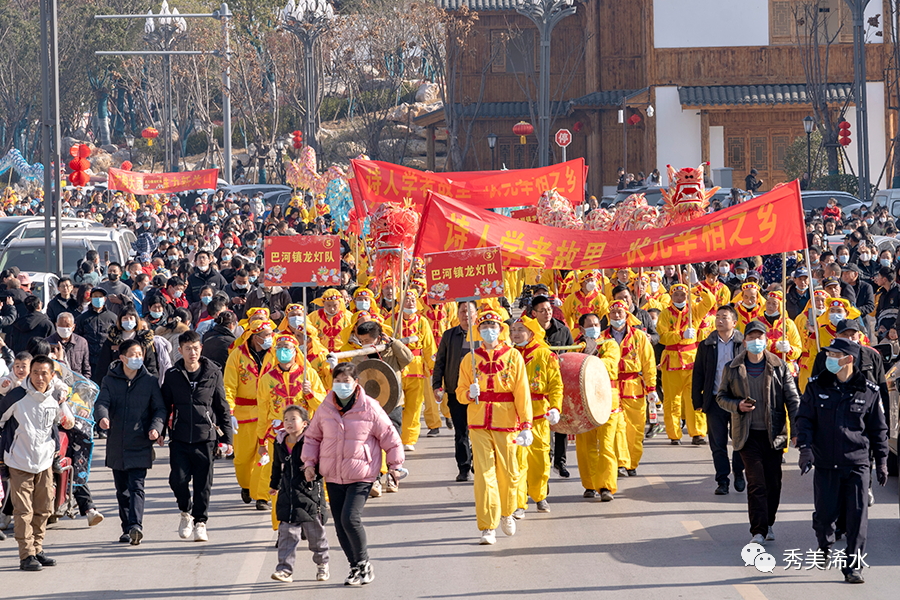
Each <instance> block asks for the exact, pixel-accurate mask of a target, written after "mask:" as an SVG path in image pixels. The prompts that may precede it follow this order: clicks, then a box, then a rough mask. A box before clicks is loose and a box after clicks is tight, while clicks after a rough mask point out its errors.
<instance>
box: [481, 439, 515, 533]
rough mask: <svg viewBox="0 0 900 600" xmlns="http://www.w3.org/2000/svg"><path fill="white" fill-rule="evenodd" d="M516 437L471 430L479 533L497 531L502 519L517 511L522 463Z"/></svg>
mask: <svg viewBox="0 0 900 600" xmlns="http://www.w3.org/2000/svg"><path fill="white" fill-rule="evenodd" d="M514 437H515V434H514V433H512V432H506V431H492V430H490V429H470V430H469V439H470V440H471V442H472V462H473V465H474V467H475V515H476V517H477V520H478V529H479V531H484V530H486V529H497V527H498V526H499V525H500V517H501V516H504V517H508V516H510V515H512V513H513V511H514V510H515V509H516V490H517V488H518V485H519V462H518V460H516V446H515V445H514V444H513V443H512V441H513V438H514Z"/></svg>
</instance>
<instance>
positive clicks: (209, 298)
mask: <svg viewBox="0 0 900 600" xmlns="http://www.w3.org/2000/svg"><path fill="white" fill-rule="evenodd" d="M211 301H212V296H200V302H202V303H203V304H204V305H206V304H209V303H210V302H211Z"/></svg>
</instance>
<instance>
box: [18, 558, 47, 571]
mask: <svg viewBox="0 0 900 600" xmlns="http://www.w3.org/2000/svg"><path fill="white" fill-rule="evenodd" d="M19 568H20V569H22V570H23V571H40V570H42V569H43V568H44V567H43V566H42V565H41V563H40V562H39V561H38V559H37V558H35V557H34V556H29V557H28V558H25V559H22V560H20V561H19Z"/></svg>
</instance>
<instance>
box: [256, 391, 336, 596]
mask: <svg viewBox="0 0 900 600" xmlns="http://www.w3.org/2000/svg"><path fill="white" fill-rule="evenodd" d="M283 418H284V421H283V424H284V431H282V432H279V433H278V437H277V439H276V441H275V448H274V449H275V456H274V460H273V461H272V479H271V481H270V483H269V487H270V488H271V489H270V490H269V494H270V495H275V494H276V493H277V494H278V497H277V500H276V501H275V516H276V517H277V518H278V521H279V523H278V566H276V567H275V572H274V573H272V579H275V580H277V581H283V582H285V583H290V582H291V581H293V572H294V561H295V560H296V558H297V544H299V543H300V539H301V534H302V537H304V538H306V540H307V541H308V542H309V549H310V551H312V553H313V562H315V563H316V565H317V570H316V580H317V581H326V580H327V579H328V538H327V537H326V536H325V520H326V517H325V514H326V513H325V490H324V486H323V484H322V477H321V475H318V474H316V478H315V479H314V480H313V481H307V480H306V476H305V475H304V472H303V462H302V461H301V460H300V453H301V451H302V449H303V437H302V434H303V432H304V431H305V430H306V427H307V426H308V425H309V413H307V412H306V409H304V408H302V407H300V406H297V405H291V406H288V407H287V408H285V409H284V417H283Z"/></svg>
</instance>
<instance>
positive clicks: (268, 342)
mask: <svg viewBox="0 0 900 600" xmlns="http://www.w3.org/2000/svg"><path fill="white" fill-rule="evenodd" d="M271 347H272V337H271V336H269V337H267V338H266V339H265V340H264V341H263V343H262V349H263V350H268V349H269V348H271Z"/></svg>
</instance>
